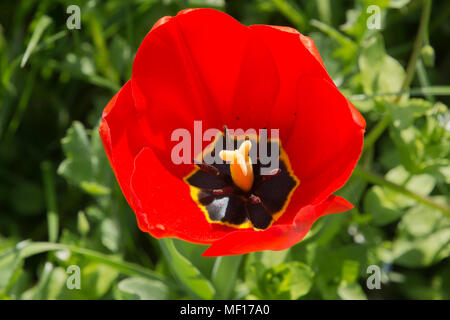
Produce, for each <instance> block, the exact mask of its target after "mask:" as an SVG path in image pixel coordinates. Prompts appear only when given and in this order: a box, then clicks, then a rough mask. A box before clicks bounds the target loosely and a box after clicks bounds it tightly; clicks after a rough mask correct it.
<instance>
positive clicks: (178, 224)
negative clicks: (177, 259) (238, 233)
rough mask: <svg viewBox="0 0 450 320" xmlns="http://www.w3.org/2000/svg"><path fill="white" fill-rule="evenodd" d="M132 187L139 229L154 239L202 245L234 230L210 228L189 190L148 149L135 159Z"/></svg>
mask: <svg viewBox="0 0 450 320" xmlns="http://www.w3.org/2000/svg"><path fill="white" fill-rule="evenodd" d="M131 187H132V190H133V195H134V198H135V199H136V203H135V204H136V210H135V212H136V215H137V217H138V221H139V226H140V228H141V230H143V231H148V232H150V234H151V235H152V236H154V237H157V238H161V237H176V238H180V239H183V240H186V241H191V242H196V243H203V244H205V243H211V241H214V240H216V239H219V238H221V237H223V236H224V235H225V234H227V233H229V232H230V231H233V230H235V229H233V228H229V227H226V226H223V225H219V224H210V223H209V222H208V221H207V220H206V218H205V215H204V214H203V212H202V211H201V210H200V209H199V208H198V206H197V204H195V202H194V201H193V200H192V198H191V195H190V189H189V186H188V185H187V184H186V183H185V182H184V181H183V180H180V179H178V178H177V177H175V176H174V175H173V174H172V173H171V172H169V171H168V170H167V169H166V168H165V167H164V166H163V165H162V164H161V162H160V161H159V160H158V158H157V157H156V155H155V153H154V152H153V150H152V149H151V148H145V149H143V150H142V151H141V152H140V153H139V155H138V156H137V157H136V160H135V170H134V172H133V175H132V178H131Z"/></svg>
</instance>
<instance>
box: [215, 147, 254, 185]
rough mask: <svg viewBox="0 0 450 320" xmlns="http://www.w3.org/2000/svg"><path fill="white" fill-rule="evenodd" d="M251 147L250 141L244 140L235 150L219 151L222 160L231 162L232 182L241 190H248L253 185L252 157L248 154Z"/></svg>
mask: <svg viewBox="0 0 450 320" xmlns="http://www.w3.org/2000/svg"><path fill="white" fill-rule="evenodd" d="M251 147H252V143H251V142H250V141H249V140H246V141H244V142H243V143H242V144H241V146H240V147H239V149H237V150H234V151H231V150H222V151H220V153H219V156H220V157H221V158H222V160H224V161H230V162H231V163H230V172H231V178H232V179H233V182H234V184H235V185H236V186H238V187H239V188H241V189H242V190H243V191H250V189H251V188H252V186H253V167H252V159H251V158H250V156H249V152H250V148H251Z"/></svg>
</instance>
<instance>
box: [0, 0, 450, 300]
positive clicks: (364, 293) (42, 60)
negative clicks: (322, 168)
mask: <svg viewBox="0 0 450 320" xmlns="http://www.w3.org/2000/svg"><path fill="white" fill-rule="evenodd" d="M71 4H77V5H79V6H80V8H81V29H80V30H68V29H67V28H66V19H67V17H68V14H67V13H66V8H67V7H68V6H69V5H71ZM372 4H376V5H378V6H379V7H380V9H381V16H382V19H381V22H382V29H381V30H369V29H368V28H367V26H366V21H367V19H368V18H369V16H370V15H371V14H369V13H367V7H368V6H369V5H372ZM186 7H213V8H216V9H219V10H224V11H226V12H228V13H230V14H231V15H233V16H234V17H235V18H237V19H238V20H240V21H241V22H242V23H244V24H274V25H290V26H293V27H295V28H297V29H298V30H299V31H300V32H302V33H304V34H307V35H309V36H311V37H312V38H313V39H314V41H315V43H316V45H317V47H318V49H319V51H320V53H321V55H322V57H323V59H324V61H325V65H326V67H327V69H328V71H329V73H330V74H331V76H332V78H333V79H334V80H335V82H336V84H337V85H338V86H339V88H340V90H341V91H342V92H343V93H344V94H345V95H346V96H347V97H349V98H350V100H351V101H352V102H353V103H354V104H355V105H356V107H357V108H358V109H359V110H360V111H361V112H362V113H363V115H364V117H365V118H366V120H367V133H366V145H365V149H364V154H363V156H362V158H361V161H360V163H359V165H358V168H357V169H356V170H355V172H354V174H353V176H352V178H351V179H350V181H349V182H348V183H347V185H346V186H345V187H344V188H342V189H341V190H339V191H338V194H340V195H342V196H344V197H346V198H347V199H349V200H350V201H351V202H353V203H354V204H356V207H355V209H353V210H352V211H350V212H348V213H343V214H336V215H330V216H326V217H324V218H321V219H320V220H319V221H317V222H316V223H315V225H314V227H313V229H312V230H311V232H310V233H309V234H308V236H307V238H306V239H305V240H304V241H303V242H301V243H299V244H297V245H295V246H294V247H292V248H291V249H290V250H285V251H282V252H263V253H252V254H249V255H245V256H234V257H223V258H202V257H201V253H202V252H203V251H204V250H205V247H202V246H198V245H192V244H189V243H185V242H182V241H175V240H170V239H165V240H156V239H153V238H152V237H150V236H148V235H147V234H144V233H142V232H140V231H139V230H138V228H137V224H136V220H135V216H134V214H133V213H132V212H131V210H130V208H129V207H128V206H127V204H126V202H125V200H124V198H123V196H122V194H121V192H120V190H119V188H118V186H117V184H116V182H115V179H114V178H113V175H112V172H111V169H110V167H109V165H108V163H107V160H106V159H105V155H104V152H103V149H102V146H101V142H100V140H99V137H98V135H97V126H98V123H99V118H100V115H101V111H102V109H103V107H104V106H105V105H106V103H107V102H108V100H109V99H110V98H111V97H112V96H113V95H114V93H115V92H116V91H117V90H118V89H119V88H120V86H121V85H122V84H123V83H124V82H125V81H126V80H127V79H129V77H130V72H131V67H132V61H133V56H134V54H135V53H136V50H137V48H138V46H139V44H140V42H141V41H142V39H143V38H144V36H145V34H146V33H147V32H148V30H149V29H150V28H151V26H152V25H153V23H155V22H156V21H157V19H158V18H160V17H162V16H164V15H174V14H175V13H176V12H177V11H179V10H181V9H183V8H186ZM449 18H450V2H448V1H437V0H435V1H433V3H432V4H431V1H430V0H424V1H422V0H380V1H369V0H354V1H350V0H345V1H344V0H343V1H331V0H319V1H312V0H304V1H284V0H251V1H241V0H232V1H231V0H230V1H224V0H209V1H208V0H189V1H181V0H159V1H158V0H133V1H119V0H113V1H100V0H97V1H94V0H90V1H75V0H60V1H57V0H41V1H37V0H35V1H32V0H29V1H2V2H0V76H1V79H0V103H1V104H0V298H4V299H184V298H201V299H211V298H246V299H299V298H301V299H367V298H369V299H449V298H450V260H449V258H448V257H449V255H450V210H449V182H450V166H449V162H450V161H449V151H450V139H449V137H450V114H449V111H448V108H447V106H446V105H448V103H449V102H450V100H449V96H450V85H449V83H450V81H449V80H450V79H449V78H450V77H449V74H450V50H449V44H450V19H449ZM70 265H78V266H80V268H81V289H80V290H69V289H68V288H67V287H66V279H67V277H68V274H67V272H66V270H67V267H68V266H70ZM369 265H378V266H380V268H381V270H382V273H383V276H382V285H381V289H379V290H369V289H368V288H367V286H366V280H367V277H368V276H369V274H368V273H367V267H368V266H369Z"/></svg>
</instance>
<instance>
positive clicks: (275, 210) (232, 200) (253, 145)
mask: <svg viewBox="0 0 450 320" xmlns="http://www.w3.org/2000/svg"><path fill="white" fill-rule="evenodd" d="M269 150H270V152H268V151H269ZM266 156H267V157H266ZM268 159H270V161H269V162H268ZM212 160H213V161H212ZM273 161H274V162H273ZM224 162H225V163H224ZM195 164H196V167H195V168H194V170H193V171H192V172H191V173H189V174H188V175H187V176H186V177H184V179H183V180H184V181H185V182H186V183H187V184H188V185H189V188H190V191H191V197H192V200H194V201H195V203H196V204H197V205H198V207H199V209H200V210H201V211H202V212H203V213H204V215H205V218H206V220H207V221H208V222H209V223H211V224H223V225H226V226H229V227H233V228H253V229H254V230H265V229H267V228H269V227H270V226H271V225H272V224H273V223H274V222H275V221H276V220H277V219H278V218H279V217H280V216H281V215H282V214H283V213H284V212H285V210H286V208H287V206H288V204H289V202H290V197H291V195H292V193H293V192H294V190H295V188H296V187H297V186H298V185H299V183H300V181H299V180H298V178H297V177H296V176H295V174H294V173H293V171H292V168H291V165H290V162H289V158H288V156H287V154H286V153H285V152H284V150H283V148H282V147H281V142H280V140H279V139H266V138H264V139H262V138H261V137H259V136H257V135H237V136H231V135H230V134H229V133H228V131H227V129H226V127H225V128H224V132H223V133H219V134H218V135H217V136H216V139H215V140H214V142H213V143H212V144H211V145H210V146H208V147H206V148H205V149H204V150H203V151H202V153H201V154H200V155H199V156H198V157H197V158H196V159H195Z"/></svg>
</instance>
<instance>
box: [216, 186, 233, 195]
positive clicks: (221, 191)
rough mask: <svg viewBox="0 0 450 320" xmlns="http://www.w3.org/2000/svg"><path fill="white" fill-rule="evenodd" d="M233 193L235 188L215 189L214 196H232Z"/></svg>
mask: <svg viewBox="0 0 450 320" xmlns="http://www.w3.org/2000/svg"><path fill="white" fill-rule="evenodd" d="M232 193H233V187H226V188H222V189H214V190H213V194H214V195H216V196H221V195H224V194H232Z"/></svg>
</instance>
